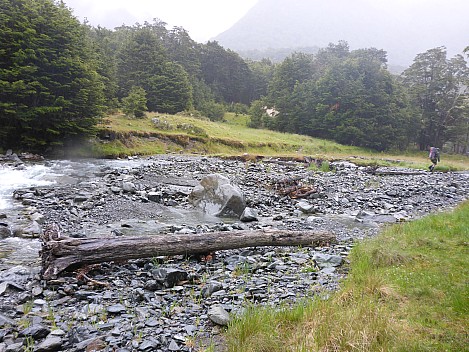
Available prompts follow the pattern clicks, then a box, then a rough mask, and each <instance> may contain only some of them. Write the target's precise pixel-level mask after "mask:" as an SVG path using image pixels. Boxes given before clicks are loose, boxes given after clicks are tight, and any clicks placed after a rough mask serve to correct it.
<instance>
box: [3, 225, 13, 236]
mask: <svg viewBox="0 0 469 352" xmlns="http://www.w3.org/2000/svg"><path fill="white" fill-rule="evenodd" d="M12 235H13V233H12V231H11V229H10V227H9V226H8V224H5V223H0V238H7V237H11V236H12Z"/></svg>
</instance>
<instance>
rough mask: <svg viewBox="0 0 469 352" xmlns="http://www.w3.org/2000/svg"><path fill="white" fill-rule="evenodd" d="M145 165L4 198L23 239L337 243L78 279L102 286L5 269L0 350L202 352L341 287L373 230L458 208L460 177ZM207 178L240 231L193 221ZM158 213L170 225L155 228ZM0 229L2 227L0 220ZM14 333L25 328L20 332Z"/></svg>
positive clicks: (135, 263)
mask: <svg viewBox="0 0 469 352" xmlns="http://www.w3.org/2000/svg"><path fill="white" fill-rule="evenodd" d="M147 161H149V162H145V163H142V165H141V166H137V167H134V168H128V169H125V168H124V169H118V168H112V167H103V168H102V169H100V170H97V171H96V172H95V173H94V174H90V175H87V176H86V175H83V177H82V179H83V181H81V182H79V183H77V184H73V185H56V186H54V187H46V188H41V187H35V188H34V189H29V188H28V189H24V190H21V189H20V190H17V191H15V195H14V196H15V199H16V200H17V201H18V202H19V203H24V204H31V205H32V207H31V214H30V215H31V217H30V219H34V221H35V222H36V223H32V225H33V226H32V227H31V228H30V229H29V230H30V234H29V236H37V235H39V234H40V233H41V228H42V226H46V225H47V224H50V223H52V222H55V223H58V224H60V226H61V230H62V233H63V234H67V235H73V236H74V237H86V236H87V235H88V234H96V233H99V234H103V235H107V236H124V235H129V234H133V233H137V234H140V233H146V231H148V232H150V231H153V232H155V231H158V232H161V233H163V234H164V233H171V234H172V233H185V234H190V233H203V232H209V231H233V230H241V229H246V230H248V229H262V228H269V227H275V228H279V229H285V230H304V229H317V230H327V231H332V232H334V233H335V234H336V236H337V239H338V243H337V244H333V245H330V246H328V247H316V248H308V247H304V248H298V247H285V248H283V247H258V248H244V249H236V250H226V251H219V252H217V253H213V255H210V256H205V257H204V259H203V260H201V258H198V257H184V256H172V257H164V256H159V257H154V258H142V259H136V260H130V261H128V262H126V263H102V264H100V265H99V266H97V267H95V268H94V269H92V270H90V271H89V272H88V273H87V277H89V278H92V279H94V280H95V281H97V282H101V283H105V284H106V286H105V285H99V284H96V283H93V282H87V281H86V280H84V279H83V278H81V279H80V278H77V276H76V273H73V272H71V273H64V274H63V275H61V276H60V277H59V278H58V280H55V281H51V282H49V283H48V284H45V283H44V282H42V281H40V280H38V275H37V274H38V270H37V269H36V270H32V269H31V268H26V267H14V268H11V270H8V271H4V272H1V273H0V285H3V286H1V287H3V288H2V290H1V292H0V305H1V306H2V313H1V314H0V322H2V323H3V326H4V327H3V328H1V329H0V336H2V343H3V345H4V346H8V347H5V348H6V349H7V350H9V351H15V350H21V348H23V347H22V346H23V341H22V340H21V337H19V336H20V335H24V336H31V335H33V334H34V336H35V344H36V345H35V350H37V351H48V350H51V351H52V350H54V349H55V350H61V351H80V350H84V349H85V348H87V349H90V348H95V349H96V350H103V351H122V352H124V351H185V352H189V351H194V350H196V349H195V347H194V348H193V347H191V346H193V344H194V343H195V345H196V346H197V348H198V349H203V347H204V346H205V347H207V346H208V344H210V342H211V341H214V339H213V337H214V335H218V331H219V330H217V326H226V325H227V324H228V323H229V319H230V316H232V315H236V314H239V313H241V312H243V311H244V310H245V308H246V306H247V305H250V304H252V303H254V304H261V305H267V306H272V308H275V307H278V306H283V305H285V304H294V303H295V302H298V301H299V300H301V299H302V298H304V297H314V296H317V295H319V296H320V297H328V296H329V293H330V292H332V291H334V290H337V288H338V287H339V283H340V281H341V280H342V279H343V278H344V277H345V276H346V274H347V268H346V265H345V264H344V263H346V262H347V260H346V258H347V255H348V253H349V251H350V250H351V249H352V248H353V246H354V244H355V243H356V241H359V240H361V239H364V238H367V237H372V236H375V235H376V234H377V233H378V232H379V229H380V227H381V225H382V224H385V223H389V222H393V223H394V222H400V221H409V220H412V219H416V218H419V217H421V216H424V215H426V214H428V213H433V212H436V211H441V210H442V209H447V208H450V207H452V206H454V205H456V204H458V203H459V202H461V201H463V200H465V199H467V198H468V195H469V176H468V175H467V174H464V173H445V174H443V173H428V172H423V171H422V172H419V171H417V172H415V173H413V174H406V175H392V174H391V175H387V176H379V175H377V174H376V171H379V170H375V171H374V173H373V172H369V170H368V169H366V168H363V167H358V166H356V165H354V164H352V163H350V162H346V163H331V165H332V166H333V167H335V171H331V172H327V173H319V172H313V171H311V170H309V169H308V164H307V163H302V162H291V161H284V160H278V159H265V160H263V161H262V162H258V163H252V162H251V163H245V162H243V161H238V160H227V159H218V158H208V157H199V156H193V157H191V156H155V157H152V158H150V159H149V160H147ZM385 170H391V171H393V170H394V171H395V170H396V169H392V168H387V169H385ZM213 173H220V174H223V175H225V176H226V177H228V178H229V179H230V181H231V182H232V183H234V184H236V185H237V186H238V187H239V188H240V189H241V190H242V192H243V193H244V196H245V200H246V205H247V208H246V209H247V211H246V213H245V214H244V217H243V219H234V218H230V219H225V218H223V219H222V218H219V219H213V218H211V219H208V220H209V221H208V220H207V219H204V218H203V217H200V218H199V219H198V220H194V219H193V218H192V216H194V210H193V208H192V206H191V205H190V204H189V202H188V201H187V198H188V195H189V194H190V189H191V188H193V187H194V186H196V185H197V184H198V182H199V181H200V180H201V179H202V178H203V177H204V176H206V175H209V174H213ZM85 176H86V177H85ZM293 179H298V180H299V181H298V182H299V183H300V185H304V186H310V187H313V188H314V189H316V190H317V192H316V193H313V194H311V195H310V196H309V197H308V198H306V199H294V198H290V197H288V196H287V195H283V194H281V192H280V189H279V188H278V187H279V184H282V182H283V183H285V182H287V181H291V180H293ZM178 213H179V214H183V216H182V217H177V214H178ZM33 214H36V215H34V216H32V215H33ZM37 214H40V215H41V216H39V215H37ZM162 214H164V216H168V217H169V216H174V218H168V222H165V221H164V220H165V218H164V216H163V215H162ZM168 214H170V215H168ZM171 214H172V215H171ZM38 220H39V221H38ZM204 220H207V221H204ZM31 221H33V220H31ZM3 223H6V224H7V223H8V217H6V216H4V217H2V224H3ZM37 224H39V225H40V227H38V225H37ZM43 224H44V225H43ZM3 227H5V228H6V226H3ZM32 230H34V231H32ZM31 297H34V298H33V302H32V301H31ZM27 302H31V303H34V308H35V309H36V308H37V309H38V311H37V312H36V311H35V312H34V314H32V313H29V314H28V312H27V310H25V309H24V307H25V305H23V306H21V307H23V308H22V309H21V310H17V308H16V307H18V306H20V305H22V304H25V303H27ZM27 304H29V303H27ZM34 315H38V316H41V320H38V317H37V316H36V317H34ZM25 321H29V322H30V324H31V325H30V328H28V329H23V328H21V326H24V325H22V324H24V322H25ZM215 340H216V339H215ZM5 342H8V343H5ZM189 342H190V343H189ZM15 346H16V347H15ZM1 347H2V344H0V348H1Z"/></svg>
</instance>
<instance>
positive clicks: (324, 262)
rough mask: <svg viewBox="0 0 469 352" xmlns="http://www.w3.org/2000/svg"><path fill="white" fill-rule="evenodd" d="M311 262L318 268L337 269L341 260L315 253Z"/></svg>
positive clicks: (334, 256) (333, 256) (338, 257)
mask: <svg viewBox="0 0 469 352" xmlns="http://www.w3.org/2000/svg"><path fill="white" fill-rule="evenodd" d="M313 260H314V261H315V262H316V264H317V265H318V266H319V267H320V268H326V267H338V266H340V265H342V262H343V259H342V257H341V256H339V255H330V254H323V253H317V254H315V255H314V256H313Z"/></svg>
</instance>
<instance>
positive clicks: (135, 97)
mask: <svg viewBox="0 0 469 352" xmlns="http://www.w3.org/2000/svg"><path fill="white" fill-rule="evenodd" d="M146 94H147V93H146V92H145V90H144V89H143V88H142V87H136V86H133V87H132V88H131V89H130V93H129V95H128V96H126V97H125V98H123V99H122V110H123V111H124V114H126V115H127V116H129V117H135V118H138V119H139V118H142V117H145V111H147V97H146Z"/></svg>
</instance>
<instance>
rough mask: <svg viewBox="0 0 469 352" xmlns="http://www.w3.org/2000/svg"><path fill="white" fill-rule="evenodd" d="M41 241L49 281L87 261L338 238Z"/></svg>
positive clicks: (288, 234)
mask: <svg viewBox="0 0 469 352" xmlns="http://www.w3.org/2000/svg"><path fill="white" fill-rule="evenodd" d="M46 233H47V232H46ZM42 240H43V243H42V249H41V251H40V256H41V260H42V276H43V278H44V279H45V280H50V279H54V278H56V277H57V276H58V275H59V274H60V273H61V272H63V271H64V270H67V269H72V268H76V267H79V266H83V265H88V264H97V263H102V262H111V261H125V260H128V259H138V258H151V257H155V256H161V255H164V256H170V255H180V254H184V255H196V254H206V253H208V252H213V251H218V250H225V249H237V248H245V247H260V246H321V245H327V244H330V243H334V242H335V241H336V238H335V236H334V235H333V234H331V233H329V232H319V231H286V230H253V231H221V232H209V233H201V234H179V235H175V234H171V235H161V234H159V235H154V236H145V237H133V236H125V237H106V238H81V239H78V238H69V237H61V236H60V235H59V234H58V233H55V234H53V235H52V236H51V235H50V233H49V234H48V236H44V237H43V239H42Z"/></svg>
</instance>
